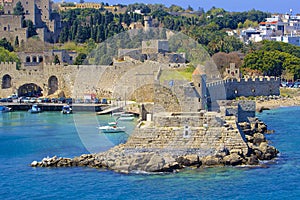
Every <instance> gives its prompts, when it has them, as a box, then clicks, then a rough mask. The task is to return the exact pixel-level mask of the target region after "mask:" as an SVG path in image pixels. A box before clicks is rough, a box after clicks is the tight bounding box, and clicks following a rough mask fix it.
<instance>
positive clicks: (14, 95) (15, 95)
mask: <svg viewBox="0 0 300 200" xmlns="http://www.w3.org/2000/svg"><path fill="white" fill-rule="evenodd" d="M7 98H10V99H18V95H17V94H13V95H10V96H8V97H7Z"/></svg>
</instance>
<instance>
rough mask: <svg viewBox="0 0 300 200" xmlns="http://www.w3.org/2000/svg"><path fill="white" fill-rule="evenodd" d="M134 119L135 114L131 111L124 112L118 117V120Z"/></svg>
mask: <svg viewBox="0 0 300 200" xmlns="http://www.w3.org/2000/svg"><path fill="white" fill-rule="evenodd" d="M132 120H134V116H133V114H130V113H123V114H121V115H120V116H119V117H118V118H117V121H132Z"/></svg>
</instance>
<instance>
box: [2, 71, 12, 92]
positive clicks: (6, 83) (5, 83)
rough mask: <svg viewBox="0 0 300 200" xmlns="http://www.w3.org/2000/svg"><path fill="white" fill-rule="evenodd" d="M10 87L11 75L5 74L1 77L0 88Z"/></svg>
mask: <svg viewBox="0 0 300 200" xmlns="http://www.w3.org/2000/svg"><path fill="white" fill-rule="evenodd" d="M10 87H11V76H10V75H8V74H6V75H4V76H3V77H2V86H1V88H2V89H7V88H10Z"/></svg>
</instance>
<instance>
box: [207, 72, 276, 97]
mask: <svg viewBox="0 0 300 200" xmlns="http://www.w3.org/2000/svg"><path fill="white" fill-rule="evenodd" d="M279 86H280V78H278V77H255V78H241V79H227V80H222V81H217V82H212V83H208V84H207V88H208V92H209V95H211V96H215V99H221V98H218V94H219V91H222V90H224V89H225V93H226V99H235V98H236V97H242V96H245V97H251V96H270V95H280V90H279Z"/></svg>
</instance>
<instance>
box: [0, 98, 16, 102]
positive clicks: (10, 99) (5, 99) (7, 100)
mask: <svg viewBox="0 0 300 200" xmlns="http://www.w3.org/2000/svg"><path fill="white" fill-rule="evenodd" d="M0 102H13V100H12V98H2V99H0Z"/></svg>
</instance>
